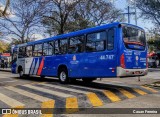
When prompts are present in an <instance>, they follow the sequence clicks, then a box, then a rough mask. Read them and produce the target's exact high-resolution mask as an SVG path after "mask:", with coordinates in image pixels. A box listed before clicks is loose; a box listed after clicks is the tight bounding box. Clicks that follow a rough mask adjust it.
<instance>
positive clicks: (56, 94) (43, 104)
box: [0, 69, 160, 117]
mask: <svg viewBox="0 0 160 117" xmlns="http://www.w3.org/2000/svg"><path fill="white" fill-rule="evenodd" d="M159 73H160V69H150V72H149V74H148V75H147V76H144V77H141V81H138V78H137V77H132V78H107V79H106V78H104V79H98V80H96V81H95V82H93V83H91V84H84V83H83V82H82V81H77V82H74V83H71V84H60V83H59V82H58V79H56V78H45V79H42V78H40V77H26V78H23V79H20V78H18V75H14V74H11V73H10V72H4V71H0V90H1V92H0V108H20V109H25V108H39V109H45V108H47V109H49V108H51V109H53V108H54V109H60V110H61V112H60V114H58V113H54V116H71V117H74V116H76V117H83V116H85V117H86V116H87V117H90V116H92V117H97V116H98V117H99V116H100V117H101V116H107V117H119V116H127V115H117V114H115V115H114V114H112V115H111V114H110V115H109V114H107V115H106V114H98V115H97V114H94V115H92V114H85V109H86V108H93V109H94V108H100V109H101V108H144V107H145V108H160V101H159V100H160V93H159V90H157V89H154V87H152V88H150V87H146V86H145V85H146V84H151V83H153V82H157V81H160V77H159ZM82 109H83V110H82ZM51 111H52V110H51ZM93 111H94V110H93ZM80 112H84V114H80ZM62 113H63V114H62ZM67 113H73V114H67ZM74 113H75V114H74ZM3 116H4V117H5V116H6V114H3ZM17 116H18V115H17ZM19 116H20V117H26V116H28V117H30V116H31V117H39V116H40V117H42V116H43V117H44V116H47V117H53V115H52V114H43V115H40V114H37V115H19ZM132 116H133V117H134V116H138V115H135V114H131V117H132ZM142 116H143V115H142ZM144 116H148V117H150V116H149V115H144ZM153 116H157V117H158V115H156V114H155V115H153Z"/></svg>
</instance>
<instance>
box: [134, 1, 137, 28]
mask: <svg viewBox="0 0 160 117" xmlns="http://www.w3.org/2000/svg"><path fill="white" fill-rule="evenodd" d="M134 8H135V24H136V25H137V8H136V0H135V1H134Z"/></svg>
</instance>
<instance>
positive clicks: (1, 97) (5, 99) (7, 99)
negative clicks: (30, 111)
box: [0, 93, 24, 107]
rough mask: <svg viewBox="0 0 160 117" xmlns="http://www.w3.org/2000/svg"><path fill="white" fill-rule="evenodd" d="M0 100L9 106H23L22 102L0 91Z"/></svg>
mask: <svg viewBox="0 0 160 117" xmlns="http://www.w3.org/2000/svg"><path fill="white" fill-rule="evenodd" d="M0 101H2V102H4V103H5V104H7V105H9V106H11V107H18V106H24V104H23V103H21V102H19V101H17V100H15V99H12V98H10V97H8V96H6V95H4V94H1V93H0Z"/></svg>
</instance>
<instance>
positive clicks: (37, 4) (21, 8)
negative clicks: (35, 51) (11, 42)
mask: <svg viewBox="0 0 160 117" xmlns="http://www.w3.org/2000/svg"><path fill="white" fill-rule="evenodd" d="M47 3H48V1H47V0H43V1H42V0H14V1H12V2H11V3H10V10H11V12H12V14H13V15H14V17H8V16H4V17H3V18H1V20H0V27H1V31H2V33H3V35H4V36H5V35H7V36H10V37H12V38H14V39H16V40H18V41H19V42H20V43H25V42H27V41H31V36H32V35H33V34H34V33H36V32H39V31H40V29H41V28H39V27H40V26H41V24H40V22H41V16H42V15H43V14H44V13H45V9H47V8H46V5H47Z"/></svg>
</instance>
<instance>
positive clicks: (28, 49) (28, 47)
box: [26, 46, 32, 57]
mask: <svg viewBox="0 0 160 117" xmlns="http://www.w3.org/2000/svg"><path fill="white" fill-rule="evenodd" d="M26 55H27V57H32V46H27V47H26Z"/></svg>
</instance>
